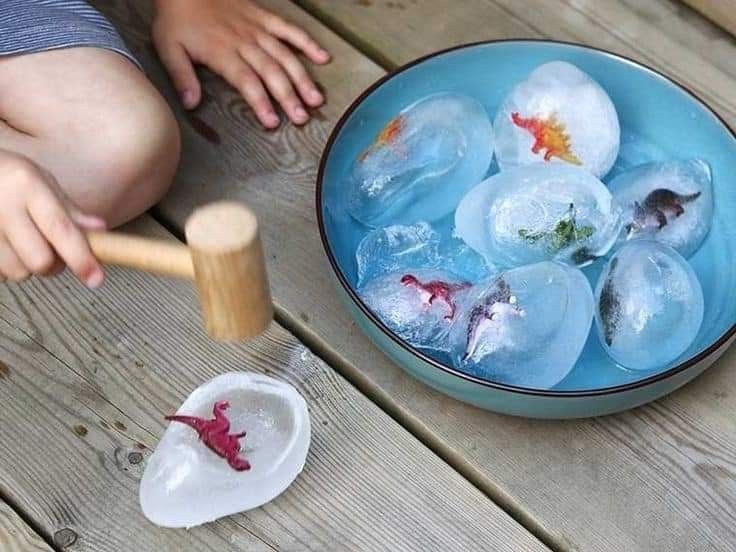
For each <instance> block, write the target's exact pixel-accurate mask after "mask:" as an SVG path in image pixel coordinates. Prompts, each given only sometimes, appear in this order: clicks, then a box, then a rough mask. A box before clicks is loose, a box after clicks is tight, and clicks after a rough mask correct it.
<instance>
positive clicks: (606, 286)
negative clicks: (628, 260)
mask: <svg viewBox="0 0 736 552" xmlns="http://www.w3.org/2000/svg"><path fill="white" fill-rule="evenodd" d="M617 266H618V259H616V258H615V257H614V258H613V260H612V261H611V268H610V269H609V271H608V276H606V280H605V282H604V283H603V288H601V296H600V300H599V302H598V309H599V310H600V313H601V320H602V322H603V337H604V339H605V341H606V345H608V346H609V347H610V346H611V345H612V344H613V338H614V337H615V336H616V330H617V329H618V323H619V319H620V318H621V301H620V299H619V294H618V292H617V291H616V289H615V287H614V285H613V274H614V272H615V271H616V267H617Z"/></svg>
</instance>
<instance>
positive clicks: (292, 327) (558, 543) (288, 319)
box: [150, 208, 572, 552]
mask: <svg viewBox="0 0 736 552" xmlns="http://www.w3.org/2000/svg"><path fill="white" fill-rule="evenodd" d="M150 214H151V216H152V217H153V218H154V219H155V220H156V222H158V223H159V224H160V225H161V226H163V227H164V228H166V229H167V230H168V231H169V232H171V234H173V235H174V236H175V237H176V239H178V240H180V241H185V240H184V236H183V234H182V232H181V231H180V230H179V229H178V228H177V227H176V225H174V224H172V223H171V222H170V221H168V220H167V219H166V217H165V216H164V215H163V214H161V213H160V212H159V211H158V209H157V208H154V209H153V210H152V211H151V212H150ZM274 318H275V320H276V322H277V323H278V324H280V325H281V326H283V327H284V328H285V329H286V330H287V331H288V332H290V333H291V334H292V335H294V337H296V339H298V340H299V341H300V342H301V343H302V345H304V346H305V347H306V348H307V349H309V351H311V353H312V354H314V355H315V356H316V357H318V358H319V359H321V360H322V361H324V362H325V363H326V364H327V365H328V366H330V367H331V368H332V369H333V370H335V371H336V372H337V373H338V374H340V375H341V376H342V377H344V378H345V379H346V380H347V381H348V382H350V383H351V384H352V385H353V386H355V388H356V389H358V391H360V392H361V393H362V394H363V395H364V396H365V397H366V399H368V400H369V401H371V402H372V403H374V404H375V405H376V406H378V407H379V408H380V409H381V410H383V411H384V412H385V413H386V414H387V415H388V416H390V417H391V418H392V419H393V420H394V421H396V422H397V423H398V424H399V425H400V426H401V427H403V428H404V429H405V430H406V431H408V432H409V433H410V434H411V435H413V436H414V437H415V438H416V439H417V440H419V441H420V442H421V443H422V444H423V445H424V446H426V447H427V448H428V449H429V450H430V451H432V452H433V453H434V454H436V455H437V456H438V457H439V458H440V459H441V460H442V461H444V462H445V463H446V464H448V465H449V466H450V467H451V468H452V469H454V470H455V471H456V472H457V473H459V474H460V475H461V476H462V477H464V478H465V479H466V480H467V481H468V482H469V483H470V484H471V485H473V486H474V487H475V488H477V489H478V490H479V491H480V492H482V493H483V494H484V495H485V496H486V497H488V499H489V500H491V501H492V502H493V503H494V504H496V505H497V506H498V507H499V508H501V509H502V510H503V511H504V512H506V513H507V514H508V515H509V516H510V517H511V518H512V519H513V520H514V521H516V522H517V523H518V524H519V525H521V526H522V527H523V528H524V529H526V530H527V531H528V532H529V533H531V534H532V535H533V536H534V537H535V538H537V539H538V540H539V541H540V542H542V543H543V544H544V545H545V546H547V547H548V548H549V549H550V550H552V551H553V552H569V551H571V550H572V549H571V548H570V547H569V545H568V544H567V543H565V542H564V541H563V540H561V539H558V538H556V537H555V536H554V535H552V534H551V533H549V531H547V530H546V529H545V528H544V527H543V526H542V525H541V524H540V523H538V522H537V521H536V520H535V519H534V517H533V516H532V515H531V514H530V513H529V512H527V511H526V510H525V509H524V508H523V507H522V506H521V504H519V503H518V502H517V501H515V500H514V499H513V497H511V495H509V494H508V493H506V492H504V491H503V490H502V489H501V488H500V487H499V486H498V485H496V484H494V482H493V480H491V479H489V478H488V477H486V476H485V475H483V473H482V472H481V471H480V470H477V469H475V468H474V467H473V466H472V464H470V462H468V461H467V460H465V459H464V458H463V457H462V456H461V455H459V454H457V453H456V452H455V451H453V450H452V448H451V447H449V446H447V444H445V443H444V442H443V441H442V440H441V439H439V437H438V436H437V435H434V434H433V433H432V431H431V430H430V429H429V428H428V427H427V426H426V425H424V424H423V423H422V422H421V420H419V419H418V418H417V417H415V416H411V415H409V413H408V411H404V410H402V408H401V405H400V404H399V403H398V402H396V401H395V400H394V399H392V398H391V396H390V395H389V394H388V393H386V392H385V391H384V390H383V389H381V388H380V387H379V386H378V385H377V384H375V383H373V382H372V381H371V380H370V378H368V377H366V376H365V375H364V374H363V373H362V372H361V371H360V370H358V368H357V367H356V366H353V365H352V364H351V363H350V362H349V361H348V360H347V359H345V358H344V357H343V356H342V355H340V354H339V353H338V352H337V351H336V350H335V349H334V348H332V347H331V346H330V345H329V343H327V342H326V341H325V340H324V339H322V338H321V337H320V336H319V335H318V334H317V333H316V332H314V331H312V330H311V329H310V328H309V326H308V325H307V324H305V323H304V322H302V321H301V320H299V318H297V317H295V316H292V315H291V314H289V313H288V311H287V310H286V309H285V308H283V307H281V306H280V305H279V304H278V303H274ZM376 354H377V355H380V354H382V353H381V352H380V351H378V350H376Z"/></svg>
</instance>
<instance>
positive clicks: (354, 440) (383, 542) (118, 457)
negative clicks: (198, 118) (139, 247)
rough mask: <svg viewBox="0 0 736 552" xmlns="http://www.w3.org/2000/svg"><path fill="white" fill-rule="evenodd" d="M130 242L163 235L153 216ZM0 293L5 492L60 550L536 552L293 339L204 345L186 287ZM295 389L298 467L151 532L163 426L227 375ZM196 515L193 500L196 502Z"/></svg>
mask: <svg viewBox="0 0 736 552" xmlns="http://www.w3.org/2000/svg"><path fill="white" fill-rule="evenodd" d="M133 231H136V232H145V233H147V234H154V235H161V234H162V232H163V231H162V230H161V228H160V227H158V226H157V225H155V223H153V222H152V221H151V220H150V219H144V220H142V221H139V223H138V225H137V227H136V228H133ZM108 276H109V277H108V282H107V284H106V285H105V287H104V289H103V290H101V291H100V292H97V293H93V292H89V291H87V290H85V289H83V288H82V287H81V286H80V285H79V284H77V283H76V282H75V281H73V280H72V279H71V278H70V277H68V276H64V277H60V278H56V279H51V280H33V281H29V282H28V283H26V284H24V285H21V286H18V285H9V286H2V287H1V288H0V363H2V365H3V366H5V370H4V372H3V374H4V375H3V377H2V379H0V405H1V406H0V427H2V428H3V438H2V439H1V440H0V491H2V492H3V493H4V494H5V495H6V496H9V497H11V498H12V500H13V501H14V502H15V503H17V504H20V505H22V506H23V508H24V509H25V511H26V514H27V515H28V516H30V517H31V518H32V519H33V520H34V522H35V523H36V524H37V525H38V526H39V527H40V528H42V529H43V531H44V532H45V533H46V534H47V536H48V535H53V534H55V533H57V532H58V531H60V530H65V531H72V532H73V533H74V534H76V535H77V538H76V540H75V543H74V544H73V545H70V546H69V547H68V548H66V549H68V550H74V551H95V552H108V551H109V552H112V551H115V552H120V551H128V550H130V551H139V550H140V551H149V550H150V551H152V552H153V551H156V552H158V551H159V550H172V551H173V550H187V551H189V550H207V551H209V550H248V551H261V550H262V551H273V550H294V551H301V550H319V551H325V550H335V551H337V550H339V551H342V550H421V551H424V550H509V551H516V550H544V549H545V548H544V547H543V546H542V545H541V544H540V543H539V542H538V541H536V540H535V539H534V538H533V537H531V536H530V535H529V534H528V533H527V532H526V531H525V530H524V529H523V528H521V527H520V526H519V525H518V524H516V523H515V522H514V521H513V520H512V519H511V518H509V517H508V516H507V515H506V514H505V513H503V512H502V511H501V510H500V509H498V508H497V507H496V506H495V505H494V504H493V503H492V502H491V501H490V500H488V499H487V498H486V497H485V496H483V494H482V493H480V492H479V491H478V490H477V489H475V488H474V487H473V486H472V485H470V484H469V483H468V482H467V481H465V480H464V479H463V478H462V477H460V476H459V475H458V474H457V473H456V472H455V471H453V470H452V469H450V468H449V467H448V466H447V465H446V464H444V463H443V462H442V461H441V460H440V459H438V458H437V457H436V456H435V455H434V454H432V453H431V452H430V451H429V450H428V449H426V448H425V447H424V446H423V445H422V444H420V443H419V442H418V441H417V440H416V439H414V438H413V437H412V436H411V435H410V434H409V433H407V432H406V431H405V430H403V429H402V428H401V427H400V426H399V425H398V424H397V423H396V422H394V421H393V420H391V419H390V418H389V417H388V416H387V415H386V414H385V413H383V412H382V411H381V410H380V409H378V407H376V406H375V405H374V404H372V403H371V402H370V401H368V400H367V399H365V398H364V397H362V396H361V395H360V394H359V393H358V392H357V391H356V390H355V389H354V388H353V387H352V386H351V385H350V384H348V383H347V382H346V381H345V380H344V379H343V378H341V377H340V376H338V375H337V374H336V373H335V372H334V371H333V370H331V369H330V368H329V367H327V366H326V365H325V364H324V363H323V362H321V361H320V360H319V359H318V358H316V357H315V356H313V355H312V354H311V353H310V352H309V351H308V350H307V349H305V348H304V347H303V346H302V345H300V344H299V343H298V342H297V341H296V340H295V339H294V337H293V336H292V335H291V334H289V333H288V332H286V331H285V330H283V329H282V328H280V327H279V326H277V325H273V326H272V327H271V329H270V330H269V332H268V333H267V334H266V335H264V336H262V337H261V338H259V339H257V340H255V341H253V342H251V343H249V344H247V345H237V346H236V345H225V344H220V343H217V342H214V341H212V340H210V339H208V338H207V337H206V335H205V334H204V332H203V331H202V330H201V328H200V325H199V323H198V317H199V313H198V310H199V309H198V306H197V298H196V296H195V293H194V290H193V289H192V287H191V285H189V284H187V283H186V282H183V281H177V280H165V279H156V278H154V277H152V276H149V275H146V274H143V273H135V272H126V271H124V270H122V269H111V270H110V271H109V275H108ZM234 370H249V371H256V372H261V373H265V374H270V375H273V376H275V377H277V378H279V379H282V380H285V381H288V382H289V383H291V384H293V385H294V386H295V387H296V388H297V389H299V391H300V392H301V393H302V394H303V395H304V397H305V398H306V400H307V403H308V405H309V409H310V415H311V420H312V447H311V450H310V453H309V457H308V459H307V465H306V467H305V470H304V472H303V473H302V474H301V475H300V476H299V477H298V478H297V480H296V481H295V483H294V484H293V485H292V487H290V488H289V489H288V490H287V491H286V492H285V493H284V494H283V495H281V496H280V497H278V498H277V499H276V500H274V501H273V502H271V503H269V504H267V505H266V506H264V507H263V508H259V509H256V510H253V511H251V512H247V513H245V514H241V515H236V516H233V517H230V518H227V519H224V520H220V521H218V522H215V523H213V524H208V525H206V526H203V527H198V528H195V529H192V530H189V531H185V530H165V529H161V528H157V527H155V526H153V525H152V524H150V523H149V522H148V521H146V520H145V519H144V518H143V516H142V514H141V513H140V509H139V506H138V494H137V491H138V483H139V480H140V477H141V475H142V471H143V469H144V466H145V460H146V458H147V457H148V456H149V453H150V451H151V450H152V448H153V447H155V445H156V442H157V441H158V438H159V437H160V435H161V433H162V432H163V430H164V421H163V415H164V414H165V413H170V412H174V411H176V409H177V407H178V406H179V404H181V402H182V401H183V399H184V398H185V397H186V396H187V395H188V393H189V392H190V391H191V390H192V389H194V388H195V387H196V386H197V385H199V384H201V383H202V382H204V381H206V380H207V379H209V378H211V377H213V376H215V375H217V374H221V373H224V372H228V371H234ZM193 507H196V505H193Z"/></svg>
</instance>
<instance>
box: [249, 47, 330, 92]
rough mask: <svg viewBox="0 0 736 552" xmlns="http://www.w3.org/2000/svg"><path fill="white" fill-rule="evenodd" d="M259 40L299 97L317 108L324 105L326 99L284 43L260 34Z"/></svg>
mask: <svg viewBox="0 0 736 552" xmlns="http://www.w3.org/2000/svg"><path fill="white" fill-rule="evenodd" d="M257 40H258V44H259V45H260V46H261V48H263V50H264V51H265V52H266V53H267V54H269V55H270V56H271V57H272V58H274V59H275V60H276V61H278V62H279V63H280V64H281V66H282V67H283V68H284V70H285V71H286V73H287V74H288V75H289V78H290V79H291V81H292V82H293V83H294V84H295V85H296V87H297V90H299V95H300V96H301V97H302V98H303V99H304V101H305V102H306V103H307V104H308V105H310V106H312V107H317V106H319V105H322V103H324V101H325V100H324V97H323V96H322V94H321V93H320V91H319V90H318V89H317V86H316V85H315V84H314V82H313V81H312V78H311V77H310V76H309V73H307V70H306V69H305V67H304V65H303V64H302V62H301V61H299V59H298V58H297V57H296V56H295V55H294V53H293V52H292V51H291V50H290V49H289V48H287V47H286V46H285V45H284V43H283V42H281V41H280V40H278V39H277V38H274V37H273V36H271V35H269V34H265V33H263V34H259V35H258V37H257Z"/></svg>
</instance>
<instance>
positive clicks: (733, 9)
mask: <svg viewBox="0 0 736 552" xmlns="http://www.w3.org/2000/svg"><path fill="white" fill-rule="evenodd" d="M683 2H685V3H686V4H688V5H689V6H690V7H692V8H693V9H696V10H698V11H699V12H700V13H702V14H703V15H704V16H706V17H708V18H709V19H710V20H711V21H713V23H715V24H716V25H719V26H721V27H723V28H724V29H726V30H727V31H729V32H731V33H733V34H736V1H734V0H683Z"/></svg>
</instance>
